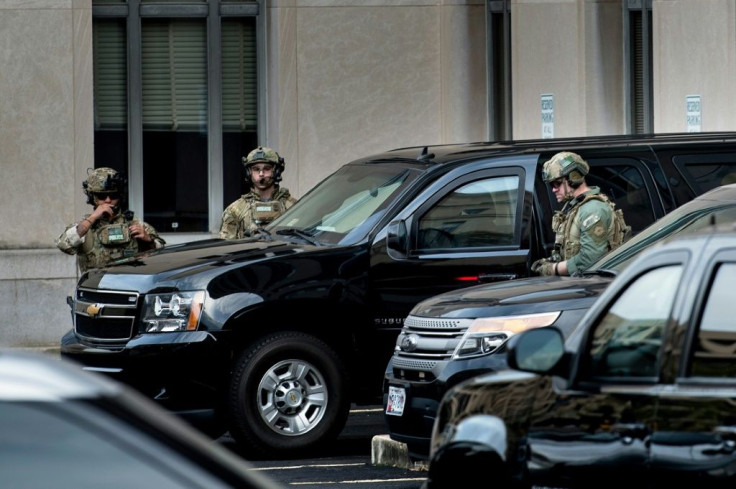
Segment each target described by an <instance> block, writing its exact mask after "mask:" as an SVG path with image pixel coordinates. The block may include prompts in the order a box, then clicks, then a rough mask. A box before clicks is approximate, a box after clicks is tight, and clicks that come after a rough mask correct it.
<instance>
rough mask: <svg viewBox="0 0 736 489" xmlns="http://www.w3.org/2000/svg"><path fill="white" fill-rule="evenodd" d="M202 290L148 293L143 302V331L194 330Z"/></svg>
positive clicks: (201, 298) (198, 314)
mask: <svg viewBox="0 0 736 489" xmlns="http://www.w3.org/2000/svg"><path fill="white" fill-rule="evenodd" d="M203 305H204V291H203V290H195V291H192V292H171V293H168V294H149V295H147V296H146V299H145V301H144V303H143V330H144V332H145V333H167V332H171V331H194V330H196V329H197V327H198V326H199V318H200V317H201V316H202V307H203Z"/></svg>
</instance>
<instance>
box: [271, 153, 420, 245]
mask: <svg viewBox="0 0 736 489" xmlns="http://www.w3.org/2000/svg"><path fill="white" fill-rule="evenodd" d="M418 175H419V172H414V171H412V170H411V169H409V168H407V167H406V166H402V165H397V164H395V163H394V164H391V165H381V164H373V165H346V166H343V167H342V168H340V169H339V170H338V171H336V172H335V173H333V174H332V175H330V176H329V177H327V178H326V179H325V180H323V181H322V182H321V183H320V184H318V185H317V186H316V187H314V188H313V189H312V190H310V191H309V192H308V193H307V194H306V195H305V196H304V197H302V198H301V199H299V201H297V203H296V204H294V206H293V207H291V208H290V209H289V210H288V211H286V212H285V213H284V214H282V215H281V216H280V217H279V218H277V219H275V220H274V221H273V222H272V223H271V224H270V225H269V226H268V227H267V229H268V230H269V231H270V232H271V233H274V234H277V235H280V236H301V237H307V236H308V237H310V238H312V239H314V240H315V242H319V243H320V244H344V245H349V244H354V243H357V242H359V241H361V240H362V239H364V238H365V236H366V235H367V234H368V233H369V232H370V230H371V229H372V228H373V226H375V225H376V223H377V222H378V221H379V220H380V218H381V217H382V216H383V214H384V212H385V211H386V209H387V207H388V206H389V205H390V203H391V202H394V200H395V198H394V196H395V195H397V194H399V193H400V192H402V191H403V189H404V188H406V186H407V185H408V183H409V182H411V181H412V180H414V179H415V178H417V176H418ZM294 230H298V231H299V232H298V233H297V232H295V231H294Z"/></svg>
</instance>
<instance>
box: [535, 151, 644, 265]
mask: <svg viewBox="0 0 736 489" xmlns="http://www.w3.org/2000/svg"><path fill="white" fill-rule="evenodd" d="M589 170H590V167H589V166H588V163H587V162H586V161H585V160H583V158H581V157H580V155H578V154H575V153H571V152H569V151H562V152H559V153H557V154H555V155H554V156H553V157H552V158H550V159H549V160H548V161H547V162H545V163H544V167H543V169H542V179H543V180H544V182H545V183H549V184H551V183H553V182H555V181H560V182H564V181H566V182H567V184H568V186H569V187H572V189H573V191H572V192H567V193H566V194H565V196H564V198H563V201H564V202H565V204H564V205H563V207H562V210H559V211H555V214H554V216H553V217H552V230H553V231H554V232H555V251H554V253H553V255H552V256H551V257H549V258H542V259H540V260H537V261H535V262H534V263H533V264H532V267H531V268H532V271H533V272H536V273H538V274H540V275H555V274H556V273H557V268H556V264H557V263H560V262H563V261H564V262H566V265H567V273H568V274H569V275H575V274H576V273H579V272H581V271H583V270H585V269H587V268H588V267H589V266H590V265H592V264H593V263H595V262H596V261H597V260H598V259H599V258H600V257H602V256H603V255H605V254H606V253H608V252H609V251H611V250H612V249H614V248H616V247H617V246H619V245H621V243H622V242H623V241H625V240H626V239H627V238H628V236H629V234H630V232H631V227H629V226H627V225H626V223H625V221H624V218H623V214H622V213H621V211H620V210H617V209H615V205H614V204H613V203H612V202H611V201H610V200H609V199H608V197H607V196H606V195H605V194H603V193H602V192H601V191H600V189H599V188H598V187H587V190H585V191H584V192H582V193H580V194H579V195H574V194H575V193H576V191H577V189H578V188H580V186H581V185H583V184H584V183H585V176H586V175H587V174H588V172H589Z"/></svg>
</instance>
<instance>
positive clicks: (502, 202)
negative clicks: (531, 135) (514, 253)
mask: <svg viewBox="0 0 736 489" xmlns="http://www.w3.org/2000/svg"><path fill="white" fill-rule="evenodd" d="M520 185H521V184H520V183H519V177H518V176H506V177H498V178H488V179H485V180H478V181H475V182H471V183H468V184H466V185H463V186H462V187H459V188H457V189H456V190H454V191H452V192H451V193H450V194H448V195H447V196H446V197H445V198H443V199H442V200H440V201H439V202H438V203H437V205H435V206H434V207H432V208H431V209H430V210H429V211H428V212H427V213H426V214H424V216H422V218H421V219H420V221H419V236H418V245H417V247H418V248H419V249H432V248H477V247H488V246H496V245H512V244H514V243H515V242H516V239H515V236H514V230H515V229H516V209H517V202H518V192H519V186H520Z"/></svg>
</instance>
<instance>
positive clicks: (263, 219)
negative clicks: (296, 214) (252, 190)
mask: <svg viewBox="0 0 736 489" xmlns="http://www.w3.org/2000/svg"><path fill="white" fill-rule="evenodd" d="M282 212H284V206H283V204H282V203H281V202H279V201H278V200H273V201H270V202H255V203H254V204H253V220H254V221H255V223H256V224H257V225H259V226H263V225H265V224H268V223H269V222H271V221H273V220H274V219H276V218H277V217H278V216H279V215H281V213H282Z"/></svg>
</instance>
